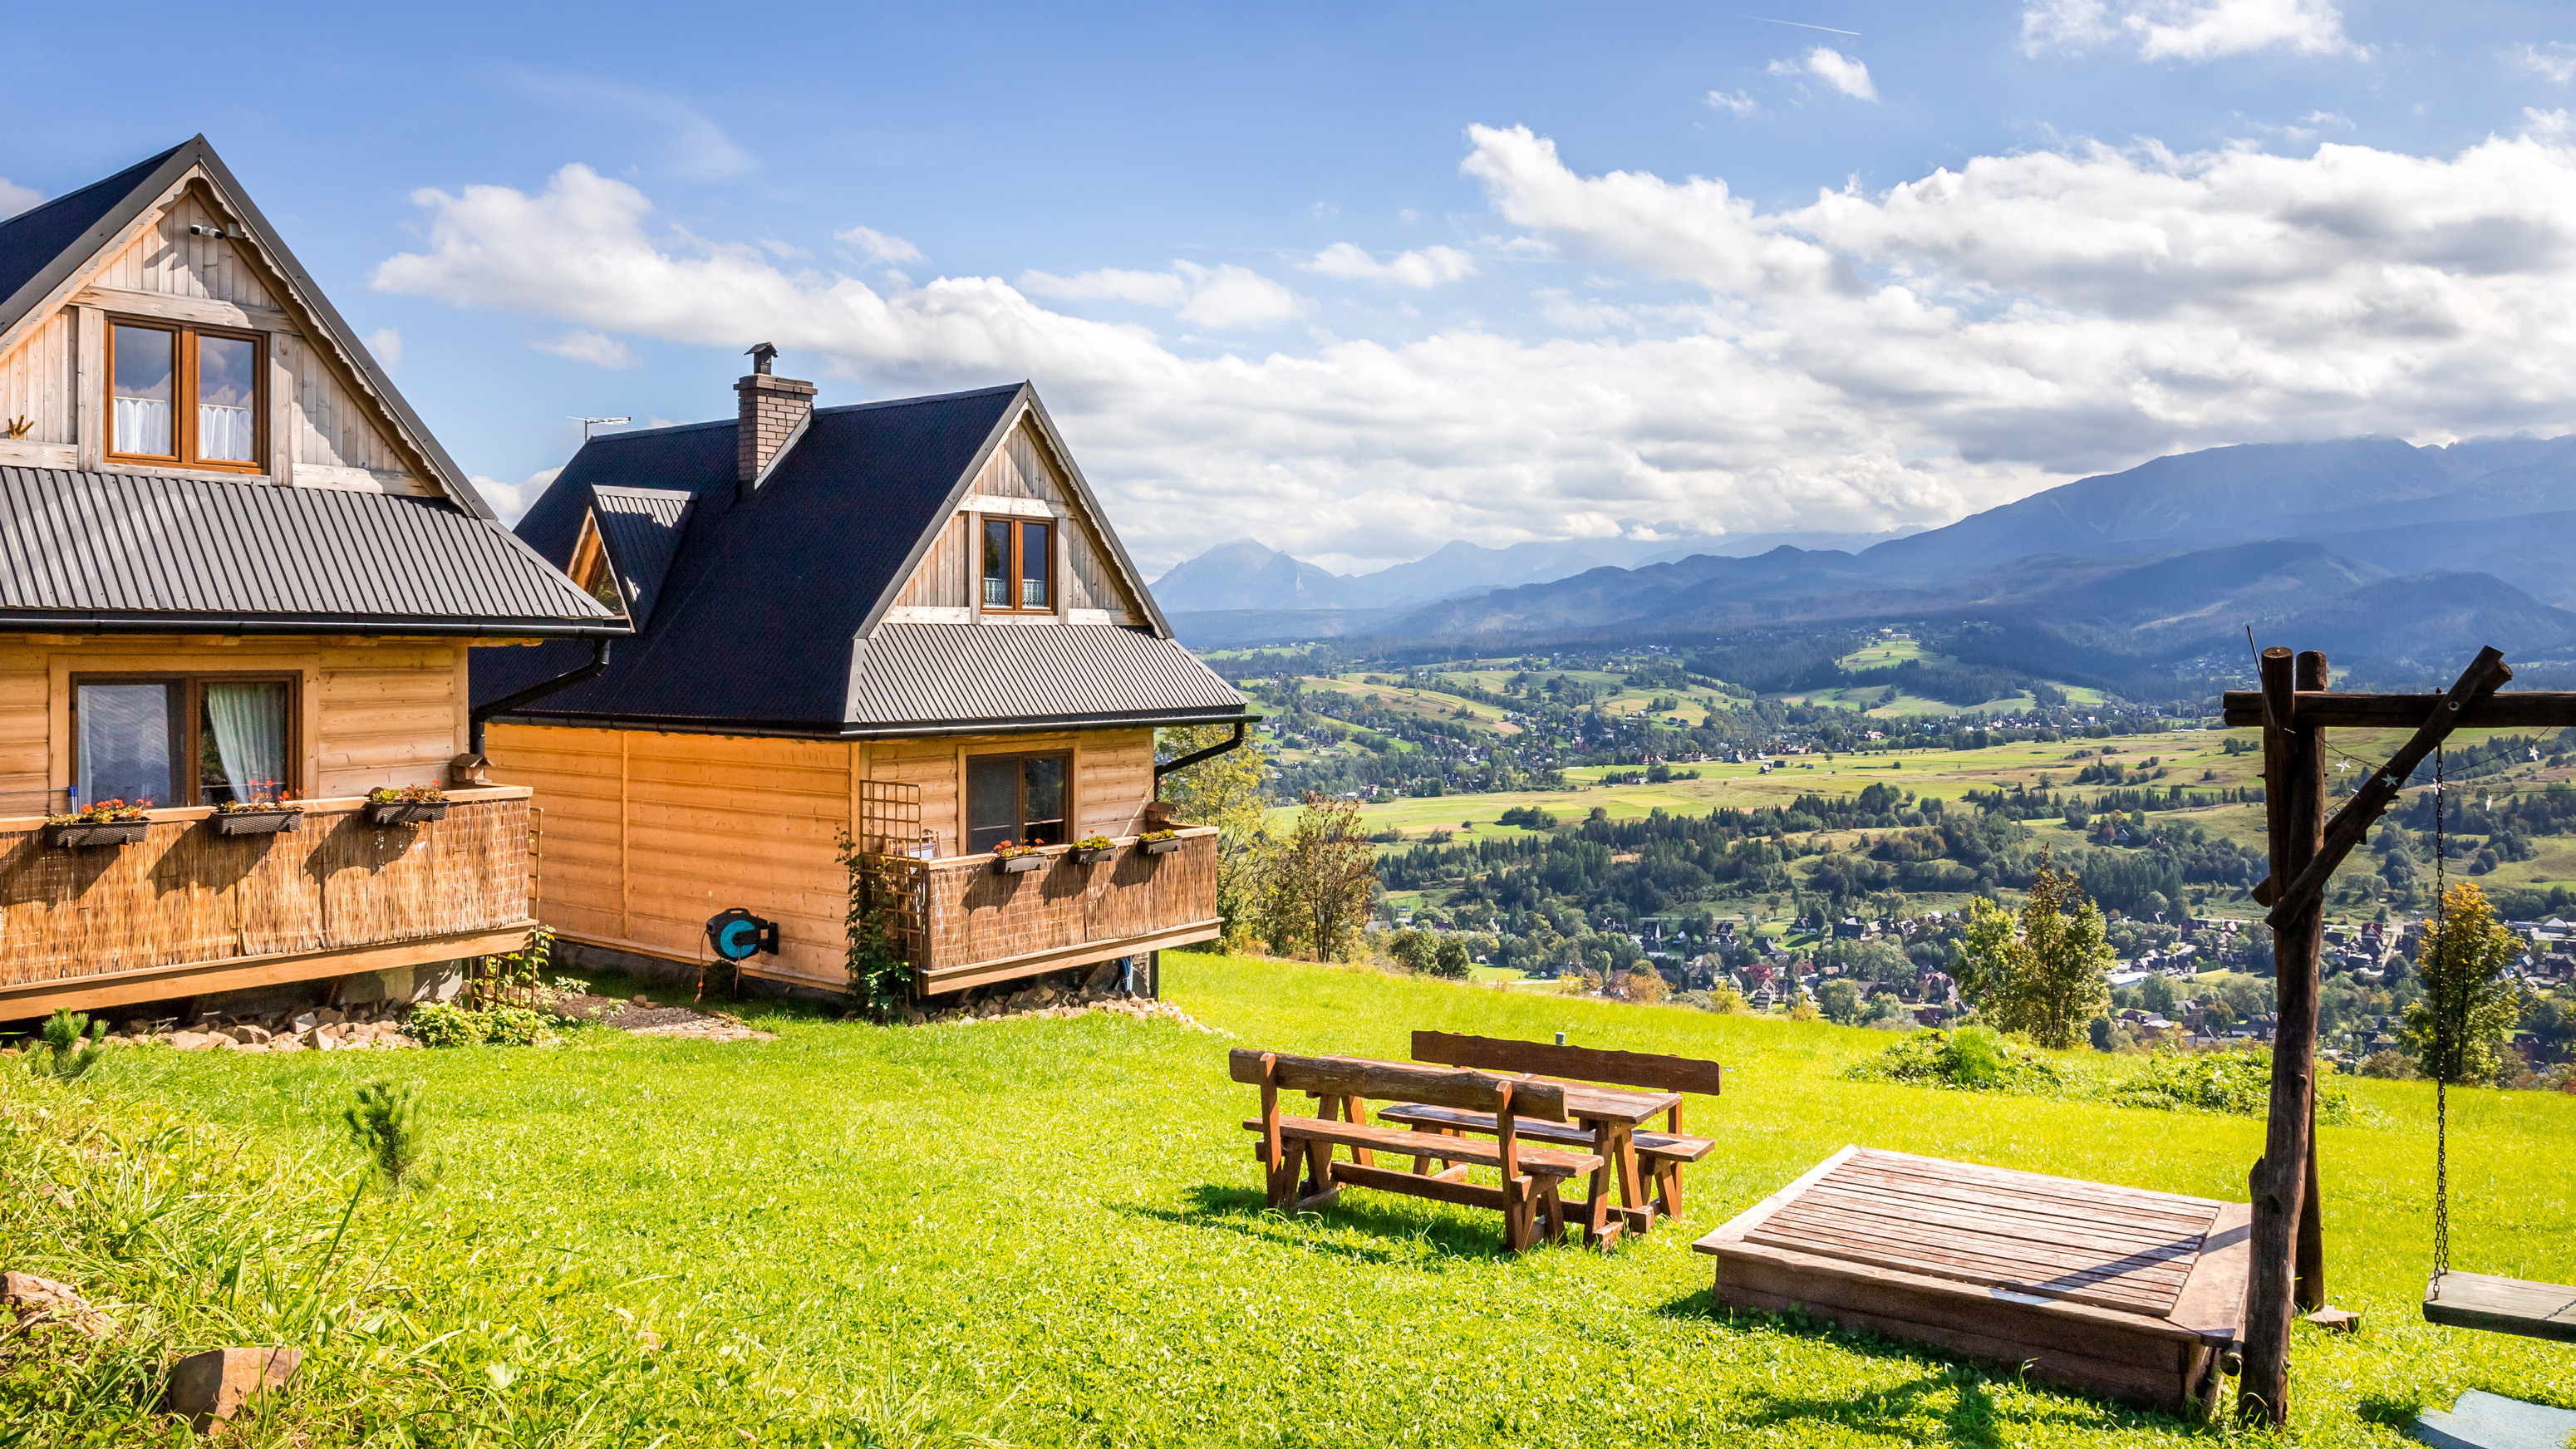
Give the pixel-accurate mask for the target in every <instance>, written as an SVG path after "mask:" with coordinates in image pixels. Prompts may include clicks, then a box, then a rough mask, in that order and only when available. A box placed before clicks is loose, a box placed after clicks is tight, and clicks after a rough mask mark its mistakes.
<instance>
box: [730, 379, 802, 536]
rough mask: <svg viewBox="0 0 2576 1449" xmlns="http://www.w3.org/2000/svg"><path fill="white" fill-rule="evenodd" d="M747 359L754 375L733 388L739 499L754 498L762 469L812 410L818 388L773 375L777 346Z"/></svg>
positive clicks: (735, 471) (735, 462)
mask: <svg viewBox="0 0 2576 1449" xmlns="http://www.w3.org/2000/svg"><path fill="white" fill-rule="evenodd" d="M749 356H750V358H751V375H750V376H749V377H746V378H744V379H743V380H742V381H740V382H737V383H735V384H734V385H733V390H734V396H735V397H736V398H737V399H739V400H740V401H739V405H738V407H737V409H736V411H735V418H736V421H737V422H738V423H739V424H740V426H739V427H737V428H736V429H735V432H734V475H735V494H736V496H737V497H741V498H748V497H750V496H751V486H752V484H754V483H756V482H758V481H759V479H760V474H761V470H762V469H765V468H767V467H768V466H769V462H770V460H771V459H773V458H775V457H777V456H778V452H779V450H780V449H781V448H784V447H786V446H787V440H788V439H790V438H792V437H794V436H796V430H797V429H798V428H801V427H803V426H804V425H805V419H806V417H807V416H808V415H810V414H811V413H812V412H813V411H814V384H812V383H810V382H799V381H797V380H796V379H795V378H792V377H773V376H771V375H770V371H769V367H770V364H771V363H772V362H773V361H775V360H776V359H777V357H778V349H777V348H775V347H772V346H770V345H769V344H768V343H766V342H764V343H761V344H760V345H759V346H757V347H754V348H752V349H751V351H750V353H749Z"/></svg>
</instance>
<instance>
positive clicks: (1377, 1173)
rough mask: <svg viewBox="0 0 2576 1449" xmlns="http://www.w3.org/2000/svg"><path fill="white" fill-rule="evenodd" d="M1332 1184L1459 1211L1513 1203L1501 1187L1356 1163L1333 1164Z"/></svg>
mask: <svg viewBox="0 0 2576 1449" xmlns="http://www.w3.org/2000/svg"><path fill="white" fill-rule="evenodd" d="M1333 1180H1334V1181H1335V1182H1337V1183H1341V1184H1344V1185H1346V1186H1350V1187H1369V1188H1375V1189H1377V1190H1378V1191H1380V1192H1400V1193H1403V1194H1405V1195H1406V1196H1408V1197H1419V1198H1428V1199H1430V1200H1431V1201H1433V1202H1445V1203H1455V1204H1457V1205H1458V1206H1460V1207H1476V1208H1490V1209H1492V1210H1493V1211H1495V1212H1502V1211H1505V1210H1507V1209H1508V1208H1510V1206H1511V1199H1510V1198H1509V1197H1508V1196H1506V1195H1505V1194H1504V1192H1503V1190H1502V1189H1501V1188H1499V1187H1486V1186H1483V1185H1481V1184H1479V1183H1473V1182H1458V1181H1454V1180H1452V1179H1449V1178H1442V1177H1415V1176H1414V1175H1413V1174H1412V1173H1409V1172H1398V1171H1396V1170H1395V1169H1393V1168H1390V1167H1362V1166H1360V1165H1359V1164H1357V1163H1353V1162H1336V1163H1334V1164H1333Z"/></svg>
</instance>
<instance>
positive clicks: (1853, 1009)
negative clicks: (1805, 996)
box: [1816, 978, 1860, 1026]
mask: <svg viewBox="0 0 2576 1449" xmlns="http://www.w3.org/2000/svg"><path fill="white" fill-rule="evenodd" d="M1816 1006H1817V1009H1819V1010H1821V1011H1822V1012H1824V1014H1825V1020H1827V1021H1839V1022H1842V1023H1843V1024H1844V1025H1846V1026H1848V1025H1850V1024H1851V1023H1852V1022H1855V1021H1858V1020H1859V1019H1860V988H1859V987H1857V986H1854V985H1852V984H1851V983H1850V982H1848V981H1844V980H1841V979H1839V978H1837V979H1835V980H1832V981H1828V982H1826V983H1825V984H1824V985H1822V986H1819V987H1817V988H1816Z"/></svg>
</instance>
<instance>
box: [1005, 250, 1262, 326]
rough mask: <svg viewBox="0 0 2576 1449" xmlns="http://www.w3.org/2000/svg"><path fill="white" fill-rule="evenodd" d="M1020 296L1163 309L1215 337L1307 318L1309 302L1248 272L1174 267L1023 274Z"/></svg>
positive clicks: (1228, 266) (1226, 267)
mask: <svg viewBox="0 0 2576 1449" xmlns="http://www.w3.org/2000/svg"><path fill="white" fill-rule="evenodd" d="M1019 285H1020V290H1021V291H1023V292H1027V293H1031V294H1033V295H1036V296H1040V297H1057V298H1061V299H1063V300H1065V301H1068V302H1133V303H1135V304H1137V305H1138V306H1141V307H1159V308H1161V309H1163V310H1165V311H1168V312H1170V313H1172V314H1173V315H1175V316H1177V317H1179V318H1180V319H1181V320H1182V321H1184V322H1187V323H1190V324H1191V325H1193V326H1197V327H1205V328H1207V329H1209V330H1210V331H1215V332H1230V331H1233V330H1234V329H1236V328H1240V327H1267V326H1270V325H1273V324H1275V323H1280V322H1292V321H1295V320H1296V319H1297V318H1299V317H1302V316H1304V315H1306V302H1305V299H1304V298H1301V297H1299V296H1298V295H1297V294H1296V293H1294V292H1291V291H1289V290H1288V289H1287V288H1286V287H1283V286H1281V285H1279V284H1278V283H1277V282H1274V281H1272V280H1270V279H1269V278H1268V277H1265V276H1263V275H1261V274H1260V273H1259V272H1256V271H1253V270H1251V269H1250V268H1248V267H1238V266H1235V265H1234V264H1232V263H1230V262H1229V263H1225V264H1223V265H1220V266H1214V267H1205V266H1201V265H1199V264H1198V263H1196V262H1174V263H1172V269H1171V270H1170V271H1168V272H1132V271H1121V270H1118V269H1116V268H1109V269H1104V270H1101V271H1096V272H1080V273H1077V274H1075V275H1073V276H1070V277H1059V276H1055V275H1054V274H1052V273H1048V272H1022V273H1021V274H1020V282H1019Z"/></svg>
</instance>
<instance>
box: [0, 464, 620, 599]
mask: <svg viewBox="0 0 2576 1449" xmlns="http://www.w3.org/2000/svg"><path fill="white" fill-rule="evenodd" d="M48 615H50V616H54V617H50V618H48V617H46V616H48ZM173 615H176V616H182V617H184V618H187V619H189V620H194V621H213V622H221V621H225V620H239V621H244V622H255V621H270V620H281V621H294V620H345V621H349V622H353V623H374V622H382V623H384V624H386V625H387V626H389V627H391V628H393V629H395V630H397V631H398V630H399V627H400V625H401V624H402V623H403V622H406V621H412V622H420V623H431V622H435V623H438V624H443V625H460V624H481V623H489V624H494V625H510V626H514V627H515V628H516V629H517V630H519V631H521V632H546V633H574V632H597V631H598V628H599V626H602V625H607V624H610V623H612V622H613V616H612V615H610V613H609V612H608V611H607V610H606V609H604V608H602V607H601V606H600V604H599V602H598V601H597V600H595V599H592V598H591V597H589V596H588V595H586V594H584V593H582V592H581V590H579V589H577V588H575V587H573V584H572V581H571V580H570V579H567V578H565V577H564V576H563V575H562V574H561V573H559V572H557V571H556V570H555V569H554V568H552V567H550V566H549V565H548V564H547V563H546V562H545V560H544V559H542V558H540V557H538V556H537V554H536V553H535V552H534V551H533V550H531V549H529V548H528V547H527V546H526V545H524V544H522V543H520V542H519V541H518V540H517V539H516V538H513V537H512V536H511V535H510V534H509V532H508V531H507V530H505V529H503V528H502V527H501V526H500V525H499V524H497V523H493V522H491V521H490V520H487V519H481V518H476V517H473V516H471V515H469V514H467V513H464V512H462V511H460V510H459V509H457V508H456V507H455V506H454V505H452V504H450V503H447V502H445V501H443V500H439V499H425V498H403V497H395V496H392V495H388V494H381V493H359V492H345V491H341V490H337V489H323V488H294V487H286V486H281V485H279V484H275V483H259V482H234V481H231V480H220V479H212V478H182V477H171V476H164V475H156V474H132V473H115V474H106V473H79V472H72V471H68V470H64V469H55V468H18V467H0V619H6V620H8V621H10V622H15V623H21V624H33V625H35V626H38V627H41V626H43V625H46V624H62V625H71V626H77V625H78V624H80V623H82V622H85V621H90V620H98V619H119V620H123V619H136V620H142V621H150V620H155V619H161V618H165V617H168V616H173ZM496 632H497V631H496Z"/></svg>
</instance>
